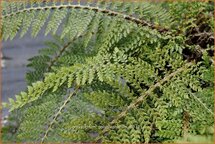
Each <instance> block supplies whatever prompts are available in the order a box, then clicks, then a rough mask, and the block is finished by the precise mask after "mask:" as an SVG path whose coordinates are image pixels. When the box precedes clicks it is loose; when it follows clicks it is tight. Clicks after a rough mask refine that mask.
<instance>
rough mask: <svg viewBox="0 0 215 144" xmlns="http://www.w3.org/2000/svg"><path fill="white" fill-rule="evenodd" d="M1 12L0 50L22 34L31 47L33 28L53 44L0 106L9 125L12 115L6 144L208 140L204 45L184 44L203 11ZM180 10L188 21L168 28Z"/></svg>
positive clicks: (50, 7) (11, 8)
mask: <svg viewBox="0 0 215 144" xmlns="http://www.w3.org/2000/svg"><path fill="white" fill-rule="evenodd" d="M2 4H3V16H2V20H3V25H2V29H1V37H2V38H3V39H4V40H7V39H9V38H10V39H13V38H14V37H15V36H16V35H20V36H21V37H22V36H24V35H25V34H26V33H27V32H28V30H29V29H31V34H32V37H35V36H37V34H38V33H39V32H40V31H41V29H42V27H45V31H44V35H48V34H52V36H53V39H52V40H50V41H47V42H45V46H46V47H45V48H44V49H41V50H40V51H39V55H37V56H35V57H33V58H31V59H29V61H30V62H29V64H28V67H30V68H31V69H30V71H29V72H28V73H27V75H26V80H27V82H28V85H29V86H28V87H27V89H26V91H24V92H21V93H20V94H18V95H16V99H15V100H14V99H9V103H5V104H4V106H5V107H8V108H9V109H10V111H11V115H12V116H13V115H15V114H16V113H20V116H19V119H17V126H16V129H17V131H16V133H15V134H14V137H13V140H15V141H16V142H41V143H44V142H80V141H81V142H100V141H101V142H129V143H130V142H145V143H149V142H175V141H178V140H181V139H183V140H188V139H189V138H188V137H187V136H188V135H201V136H203V137H204V136H211V135H213V132H208V130H210V129H211V127H212V126H213V125H214V120H213V113H214V112H213V110H214V105H213V99H214V98H213V91H214V90H213V68H214V66H213V61H211V58H212V56H211V52H210V51H211V47H213V45H214V44H212V43H211V42H208V44H207V47H206V48H205V47H201V46H202V44H198V43H194V42H192V43H190V42H189V41H192V37H191V36H190V35H187V34H186V33H189V32H190V31H192V28H193V26H194V25H195V26H197V27H198V25H199V23H198V22H197V21H196V18H197V17H198V15H199V13H198V11H196V10H195V11H194V9H195V8H198V9H201V10H202V11H201V12H202V15H203V16H205V17H207V14H206V13H207V12H208V11H209V10H210V8H209V7H208V3H201V2H196V3H194V4H190V3H177V2H174V3H167V2H162V3H160V4H155V3H152V2H120V1H118V2H111V1H96V2H94V1H90V0H89V1H78V2H75V1H69V2H68V1H59V2H57V1H52V2H39V1H37V2H34V1H32V2H27V1H26V2H13V3H12V2H6V1H4V2H3V3H2ZM191 5H192V6H191ZM176 6H177V7H179V8H177V7H176ZM187 7H190V9H191V12H190V13H187V15H188V17H185V18H183V19H182V21H181V22H180V23H178V17H180V16H181V15H182V14H181V13H180V12H179V10H180V9H183V8H187ZM187 19H189V20H190V21H189V22H186V21H187ZM207 22H208V23H210V22H211V19H208V21H207ZM182 29H183V30H182ZM207 31H208V33H210V32H212V31H213V27H210V28H209V29H207ZM208 41H209V40H208ZM199 47H200V48H199ZM5 129H6V128H5ZM7 133H9V132H8V131H6V130H5V132H4V135H7ZM5 137H6V136H5Z"/></svg>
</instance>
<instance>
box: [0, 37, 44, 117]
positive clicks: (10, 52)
mask: <svg viewBox="0 0 215 144" xmlns="http://www.w3.org/2000/svg"><path fill="white" fill-rule="evenodd" d="M45 39H47V38H44V37H43V36H42V35H40V36H38V37H37V38H31V37H30V35H29V34H28V35H26V36H25V37H24V38H21V39H20V38H15V39H14V40H12V41H3V43H2V47H3V49H2V51H3V55H4V57H9V58H11V59H10V60H6V63H5V64H6V67H4V68H3V69H2V93H1V98H2V102H7V101H8V98H9V97H12V98H14V96H15V94H19V92H20V91H22V90H25V88H26V83H25V73H26V71H27V70H28V69H27V67H26V64H27V63H28V61H27V60H28V59H29V58H30V57H32V56H34V55H36V54H37V53H38V50H39V49H40V48H43V41H44V40H45ZM2 114H3V115H2V116H3V117H4V116H6V115H7V114H8V110H7V109H3V113H2Z"/></svg>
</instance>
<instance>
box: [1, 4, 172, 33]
mask: <svg viewBox="0 0 215 144" xmlns="http://www.w3.org/2000/svg"><path fill="white" fill-rule="evenodd" d="M62 8H74V9H85V10H92V11H95V12H100V13H104V14H107V15H109V16H118V17H121V18H124V19H125V20H128V21H131V22H134V23H136V24H138V25H142V26H148V27H150V28H152V29H156V30H158V31H159V32H166V31H168V29H166V28H162V27H160V26H156V25H154V24H151V23H149V22H147V21H145V20H141V19H139V18H136V17H134V16H131V15H126V14H123V13H120V12H116V11H113V10H108V9H101V8H99V7H93V6H83V5H72V4H68V5H65V4H64V5H57V6H56V5H52V6H44V7H30V8H26V9H23V10H18V11H16V12H13V13H10V14H6V15H3V16H2V18H3V19H4V18H7V17H11V16H14V15H17V14H19V13H23V12H27V11H38V10H47V9H62Z"/></svg>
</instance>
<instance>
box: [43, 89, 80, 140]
mask: <svg viewBox="0 0 215 144" xmlns="http://www.w3.org/2000/svg"><path fill="white" fill-rule="evenodd" d="M79 88H80V87H79V86H77V87H76V89H75V90H74V91H73V92H72V93H70V94H69V96H68V98H67V99H66V100H65V101H64V103H63V105H62V106H61V107H60V108H59V110H58V111H57V112H56V113H55V115H54V118H53V119H52V121H51V122H50V123H49V125H48V128H47V130H46V132H45V134H44V136H43V137H42V140H41V143H44V141H45V139H46V138H47V137H48V133H49V132H50V131H51V129H52V126H53V125H54V123H55V122H56V121H57V118H58V116H59V115H61V111H62V110H63V109H64V108H65V106H66V105H67V104H68V103H69V101H70V100H71V98H72V97H73V96H74V95H75V94H76V93H77V92H78V90H79Z"/></svg>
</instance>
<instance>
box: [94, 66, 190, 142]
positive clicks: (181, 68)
mask: <svg viewBox="0 0 215 144" xmlns="http://www.w3.org/2000/svg"><path fill="white" fill-rule="evenodd" d="M192 64H193V62H189V63H187V64H185V65H184V66H183V67H180V68H178V69H177V70H176V71H174V72H173V73H171V74H169V75H167V76H165V77H164V78H163V79H162V80H160V81H159V82H157V83H156V84H155V85H153V86H151V87H150V88H149V89H148V90H147V91H146V92H145V93H144V94H143V95H141V96H140V97H139V98H137V99H136V100H135V101H133V102H132V103H131V104H130V105H129V106H128V107H126V108H125V110H124V111H122V112H121V113H119V114H118V115H117V116H116V117H115V118H114V119H113V120H112V121H111V122H110V123H109V124H108V125H107V126H106V127H105V128H104V129H103V131H102V132H101V135H102V134H104V133H106V132H107V131H108V130H109V129H110V126H111V125H113V124H115V123H116V122H117V121H118V120H119V119H121V118H122V117H124V116H126V114H127V113H128V111H129V110H131V109H133V108H135V107H137V106H138V105H139V104H140V103H141V102H142V101H143V100H144V99H145V98H146V97H147V96H149V95H150V94H151V93H152V92H153V91H154V90H155V88H157V87H160V86H161V85H162V84H163V83H165V82H167V81H168V80H170V79H171V78H172V77H174V76H175V75H177V74H179V73H180V72H182V71H184V70H185V69H186V68H188V67H189V66H191V65H192ZM100 139H101V138H100V136H98V137H97V138H96V141H99V140H100Z"/></svg>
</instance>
